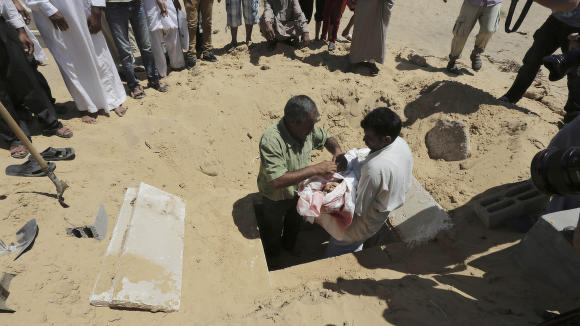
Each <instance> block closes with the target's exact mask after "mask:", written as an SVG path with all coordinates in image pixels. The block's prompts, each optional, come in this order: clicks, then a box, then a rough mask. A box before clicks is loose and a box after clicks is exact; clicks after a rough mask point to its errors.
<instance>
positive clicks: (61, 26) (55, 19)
mask: <svg viewBox="0 0 580 326" xmlns="http://www.w3.org/2000/svg"><path fill="white" fill-rule="evenodd" d="M48 18H49V19H50V21H51V22H52V25H54V28H56V29H58V30H61V31H66V30H67V29H68V23H67V22H66V19H64V16H63V15H62V14H61V13H60V11H57V12H56V13H55V14H54V15H52V16H50V17H48Z"/></svg>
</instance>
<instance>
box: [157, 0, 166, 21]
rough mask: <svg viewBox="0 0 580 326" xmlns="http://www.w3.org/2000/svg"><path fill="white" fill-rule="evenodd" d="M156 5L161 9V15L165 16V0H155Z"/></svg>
mask: <svg viewBox="0 0 580 326" xmlns="http://www.w3.org/2000/svg"><path fill="white" fill-rule="evenodd" d="M157 7H159V10H161V16H162V17H167V6H166V5H165V1H163V0H157Z"/></svg>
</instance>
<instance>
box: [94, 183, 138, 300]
mask: <svg viewBox="0 0 580 326" xmlns="http://www.w3.org/2000/svg"><path fill="white" fill-rule="evenodd" d="M136 198H137V189H136V188H128V189H127V191H126V192H125V199H124V200H123V205H121V210H120V211H119V216H118V217H117V223H116V224H115V228H114V229H113V233H112V235H111V240H110V242H109V246H108V247H107V251H106V252H105V257H104V258H103V262H102V264H101V270H100V271H99V274H98V275H97V280H96V281H95V286H94V287H93V292H92V294H91V296H90V298H89V301H90V303H91V304H92V305H93V306H108V305H109V304H111V300H112V298H113V280H114V278H115V274H116V272H117V268H118V266H119V260H120V257H121V252H122V249H123V243H124V240H125V233H126V231H127V227H128V226H129V223H130V222H131V218H132V217H133V203H134V201H135V199H136Z"/></svg>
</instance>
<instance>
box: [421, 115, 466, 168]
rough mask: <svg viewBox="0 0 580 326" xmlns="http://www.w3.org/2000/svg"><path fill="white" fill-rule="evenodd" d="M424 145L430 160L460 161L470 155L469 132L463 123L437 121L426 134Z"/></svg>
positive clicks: (447, 120)
mask: <svg viewBox="0 0 580 326" xmlns="http://www.w3.org/2000/svg"><path fill="white" fill-rule="evenodd" d="M425 144H426V145H427V149H428V150H429V157H430V158H432V159H444V160H445V161H460V160H464V159H466V158H468V157H469V156H470V155H471V153H470V150H469V147H470V146H469V131H468V130H467V126H466V125H465V123H463V122H461V121H457V120H450V119H445V120H441V119H440V120H438V121H437V124H436V125H435V127H433V129H431V130H429V132H428V133H427V136H426V137H425Z"/></svg>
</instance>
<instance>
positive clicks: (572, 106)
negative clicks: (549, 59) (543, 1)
mask: <svg viewBox="0 0 580 326" xmlns="http://www.w3.org/2000/svg"><path fill="white" fill-rule="evenodd" d="M578 32H580V28H579V27H572V26H569V25H566V24H564V23H562V22H561V21H559V20H558V19H556V18H554V17H553V16H550V17H549V18H548V20H546V22H545V23H544V24H543V25H542V27H540V29H538V30H537V31H536V32H535V33H534V43H533V44H532V47H531V48H530V49H529V50H528V52H527V53H526V55H525V57H524V60H523V62H524V64H523V66H522V67H521V68H520V70H519V71H518V76H517V77H516V79H515V80H514V83H513V85H512V87H511V88H510V89H509V91H508V92H507V93H506V96H507V97H508V98H509V100H510V102H512V103H515V102H517V101H519V100H520V99H521V98H522V96H524V93H525V92H526V90H527V89H528V87H530V85H531V84H532V82H533V81H534V79H535V78H536V74H537V73H538V70H539V69H540V66H541V65H542V58H544V57H545V56H548V55H551V54H552V53H554V52H555V51H556V50H557V49H558V48H560V49H562V52H564V53H566V52H568V46H569V44H570V41H569V40H568V35H570V34H572V33H578ZM564 110H566V112H574V111H580V77H579V76H578V74H577V72H576V71H574V72H572V73H570V74H568V101H567V102H566V106H565V107H564Z"/></svg>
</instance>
